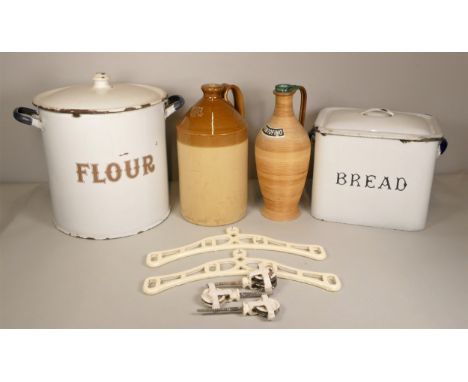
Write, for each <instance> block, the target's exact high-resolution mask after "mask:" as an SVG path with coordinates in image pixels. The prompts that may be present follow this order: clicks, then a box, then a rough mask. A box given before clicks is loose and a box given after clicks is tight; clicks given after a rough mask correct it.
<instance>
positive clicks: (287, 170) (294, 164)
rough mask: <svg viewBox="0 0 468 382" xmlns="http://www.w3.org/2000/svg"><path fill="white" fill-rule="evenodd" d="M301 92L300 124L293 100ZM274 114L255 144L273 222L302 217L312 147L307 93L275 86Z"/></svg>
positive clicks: (266, 208)
mask: <svg viewBox="0 0 468 382" xmlns="http://www.w3.org/2000/svg"><path fill="white" fill-rule="evenodd" d="M297 90H300V93H301V106H300V112H299V120H298V119H297V118H296V117H295V115H294V109H293V96H294V93H295V92H296V91H297ZM273 93H274V94H275V96H276V104H275V110H274V112H273V116H272V117H271V119H270V120H269V121H268V122H267V123H266V124H265V126H264V127H263V128H262V129H261V130H260V131H259V133H258V135H257V139H256V141H255V162H256V167H257V176H258V181H259V183H260V191H261V193H262V196H263V201H264V206H263V209H262V213H263V215H264V216H265V217H267V218H269V219H271V220H278V221H282V220H291V219H294V218H296V217H297V216H298V215H299V208H298V204H299V200H300V198H301V195H302V191H303V189H304V184H305V181H306V177H307V170H308V167H309V160H310V149H311V144H310V140H309V137H308V134H307V132H306V131H305V129H304V127H303V125H304V117H305V109H306V104H307V92H306V90H305V88H304V87H302V86H297V85H288V84H280V85H276V87H275V90H274V92H273Z"/></svg>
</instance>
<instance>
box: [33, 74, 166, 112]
mask: <svg viewBox="0 0 468 382" xmlns="http://www.w3.org/2000/svg"><path fill="white" fill-rule="evenodd" d="M167 98H168V97H167V93H166V92H165V91H164V90H163V89H160V88H158V87H155V86H150V85H142V84H133V83H116V84H112V83H111V82H110V77H109V76H108V75H107V74H106V73H96V75H95V76H94V77H93V83H91V84H89V85H72V86H66V87H61V88H58V89H53V90H48V91H45V92H43V93H40V94H38V95H37V96H36V97H34V100H33V105H34V106H36V107H37V108H39V109H42V110H46V111H50V112H54V113H65V114H73V115H80V114H110V113H122V112H126V111H134V110H140V109H144V108H147V107H150V106H154V105H157V104H160V103H163V102H166V101H167Z"/></svg>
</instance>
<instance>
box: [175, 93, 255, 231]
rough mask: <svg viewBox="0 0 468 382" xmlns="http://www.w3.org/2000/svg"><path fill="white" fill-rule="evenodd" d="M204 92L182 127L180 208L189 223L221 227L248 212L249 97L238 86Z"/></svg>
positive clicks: (179, 130) (179, 128) (179, 138)
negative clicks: (246, 104)
mask: <svg viewBox="0 0 468 382" xmlns="http://www.w3.org/2000/svg"><path fill="white" fill-rule="evenodd" d="M202 91H203V97H202V98H201V99H200V100H199V101H198V102H197V103H196V104H195V105H194V106H192V108H191V109H190V110H189V111H188V112H187V114H186V115H185V118H184V119H183V120H182V122H181V123H180V124H179V125H178V126H177V152H178V160H179V185H180V206H181V212H182V215H183V217H184V218H185V219H186V220H188V221H189V222H191V223H195V224H199V225H204V226H218V225H224V224H230V223H233V222H236V221H238V220H240V219H242V218H243V217H244V216H245V213H246V209H247V178H248V174H247V156H248V153H247V148H248V140H247V124H246V122H245V119H244V98H243V95H242V92H241V90H240V89H239V87H237V86H236V85H228V84H205V85H203V86H202ZM231 91H232V93H233V96H234V105H232V104H231V102H230V101H229V98H228V95H229V93H230V92H231Z"/></svg>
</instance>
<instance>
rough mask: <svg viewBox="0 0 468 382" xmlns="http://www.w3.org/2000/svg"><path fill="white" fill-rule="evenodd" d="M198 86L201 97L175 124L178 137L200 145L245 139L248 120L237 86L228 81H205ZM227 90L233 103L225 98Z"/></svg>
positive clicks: (183, 140)
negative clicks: (216, 82) (231, 95)
mask: <svg viewBox="0 0 468 382" xmlns="http://www.w3.org/2000/svg"><path fill="white" fill-rule="evenodd" d="M201 89H202V91H203V97H202V98H201V99H200V100H199V101H198V102H197V103H196V104H195V105H194V106H192V108H191V109H190V110H189V112H188V113H187V114H186V115H185V117H184V119H183V120H182V122H181V123H180V124H179V125H178V126H177V140H178V141H179V142H181V143H185V144H187V145H191V146H203V147H220V146H230V145H235V144H237V143H240V142H243V141H244V140H246V139H247V124H246V122H245V120H244V117H243V116H244V102H243V96H242V93H241V92H240V90H239V88H238V87H237V86H236V85H230V84H205V85H202V87H201ZM230 91H232V93H233V95H234V105H232V104H231V103H230V102H229V99H228V95H229V92H230ZM233 106H234V107H233Z"/></svg>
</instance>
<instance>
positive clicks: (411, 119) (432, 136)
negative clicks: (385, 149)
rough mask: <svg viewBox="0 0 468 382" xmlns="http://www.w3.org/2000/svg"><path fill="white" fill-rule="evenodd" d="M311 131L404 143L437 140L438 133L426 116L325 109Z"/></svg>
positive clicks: (435, 124) (436, 127) (439, 133)
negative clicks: (394, 140)
mask: <svg viewBox="0 0 468 382" xmlns="http://www.w3.org/2000/svg"><path fill="white" fill-rule="evenodd" d="M315 130H316V131H318V132H320V133H322V134H331V135H344V136H352V137H369V138H386V139H399V140H408V141H427V140H440V139H441V138H442V131H441V129H440V127H439V125H438V124H437V121H436V119H435V118H434V117H432V116H430V115H427V114H418V113H406V112H399V111H390V110H388V109H378V108H375V109H368V110H365V109H357V108H347V107H329V108H325V109H323V110H321V111H320V113H319V115H318V117H317V120H316V121H315Z"/></svg>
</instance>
